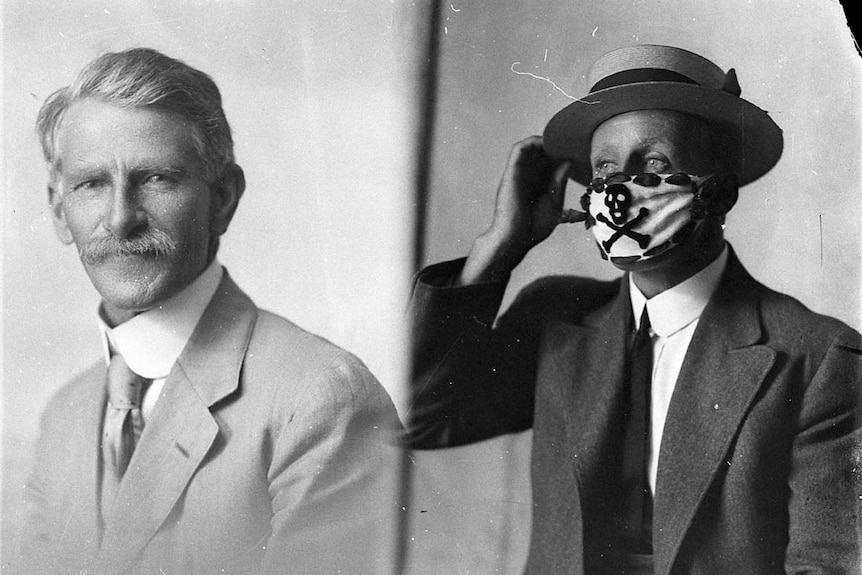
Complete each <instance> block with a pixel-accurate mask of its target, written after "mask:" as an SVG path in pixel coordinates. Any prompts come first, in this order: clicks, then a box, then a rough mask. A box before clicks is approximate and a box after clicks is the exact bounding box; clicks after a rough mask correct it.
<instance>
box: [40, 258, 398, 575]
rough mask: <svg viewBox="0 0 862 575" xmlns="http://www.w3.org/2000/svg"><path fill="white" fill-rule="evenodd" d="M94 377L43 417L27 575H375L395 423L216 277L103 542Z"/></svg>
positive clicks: (100, 402)
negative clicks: (339, 574) (259, 574)
mask: <svg viewBox="0 0 862 575" xmlns="http://www.w3.org/2000/svg"><path fill="white" fill-rule="evenodd" d="M105 372H106V368H105V365H104V362H99V363H98V364H97V365H95V366H94V367H93V368H92V369H90V370H89V371H87V372H86V373H84V374H82V375H81V376H79V377H78V378H76V379H75V380H74V381H73V382H71V383H70V384H68V385H67V386H66V387H64V388H63V389H62V390H61V391H60V392H59V393H58V394H57V395H56V396H55V397H54V398H53V399H52V401H51V402H50V404H49V406H48V408H47V409H46V411H45V413H44V415H43V419H42V430H41V435H40V438H39V442H38V450H37V455H36V464H35V469H34V472H33V474H32V476H31V479H30V481H29V482H28V484H27V486H26V498H27V504H28V507H29V520H28V524H27V533H26V534H25V535H26V537H27V538H28V539H29V545H28V547H27V549H26V550H25V552H24V555H25V558H26V559H27V560H28V561H31V562H32V564H31V565H30V566H28V567H27V568H26V569H27V570H26V571H25V572H27V573H51V574H54V573H75V574H78V573H79V572H80V573H87V574H88V575H92V574H96V573H99V574H101V573H105V574H113V573H148V574H154V575H159V574H161V573H165V574H167V575H174V574H180V575H184V574H191V573H216V572H217V573H223V572H224V573H256V572H258V570H260V571H262V572H268V573H288V572H290V573H335V572H337V570H338V569H341V570H342V572H345V573H347V572H354V573H355V572H359V573H385V572H386V569H387V567H386V564H387V563H388V562H389V561H391V556H390V552H391V546H392V544H393V541H394V533H393V532H392V531H391V529H392V527H393V525H394V523H393V522H392V521H391V520H392V518H393V516H394V514H395V513H396V512H397V505H398V501H397V497H396V494H397V493H398V492H397V490H396V483H395V478H396V477H397V467H396V460H395V459H394V456H395V454H394V451H393V450H392V448H391V439H392V438H391V435H390V434H391V431H392V426H393V425H397V423H396V422H397V419H396V415H395V411H394V408H393V406H392V403H391V402H390V400H389V397H388V396H387V394H386V392H385V391H384V390H383V389H382V387H381V386H380V385H379V383H378V382H377V381H376V380H375V379H374V377H373V376H372V375H371V374H370V373H369V371H368V370H367V369H366V368H365V366H364V365H363V364H362V363H361V362H360V361H359V360H358V359H356V358H355V357H353V356H351V355H350V354H348V353H346V352H344V351H343V350H341V349H339V348H337V347H336V346H334V345H332V344H331V343H329V342H327V341H325V340H323V339H321V338H319V337H316V336H314V335H311V334H309V333H307V332H305V331H303V330H301V329H300V328H298V327H296V326H295V325H293V324H292V323H290V322H288V321H286V320H284V319H282V318H280V317H277V316H275V315H273V314H270V313H268V312H266V311H262V310H258V309H257V308H256V307H255V306H254V304H253V303H252V302H251V300H249V299H248V297H247V296H246V295H245V294H243V293H242V292H241V291H240V290H239V289H238V288H237V287H236V285H235V284H234V283H233V282H232V281H231V280H230V278H229V277H228V276H227V274H225V277H224V279H223V281H222V283H221V285H220V286H219V288H218V290H217V292H216V294H215V296H214V297H213V299H212V301H211V303H210V304H209V306H208V307H207V309H206V311H205V312H204V314H203V316H202V318H201V320H200V322H199V323H198V325H197V327H196V329H195V331H194V333H193V335H192V337H191V339H190V341H189V342H188V344H187V346H186V348H185V350H184V351H183V352H182V355H181V356H180V358H179V359H178V360H177V362H176V364H175V365H174V367H173V369H172V370H171V373H170V375H169V376H168V378H167V380H166V382H165V385H164V388H163V392H162V395H161V397H160V398H159V400H158V403H157V404H156V407H155V409H154V410H153V413H152V416H151V418H150V420H149V421H148V422H147V425H146V427H145V428H144V432H143V435H142V436H141V439H140V442H139V444H138V445H137V447H136V449H135V452H134V455H133V457H132V460H131V463H130V465H129V469H128V471H127V472H126V475H125V476H124V477H123V480H122V483H121V485H120V488H119V493H118V496H117V501H116V504H115V506H114V508H113V510H112V517H111V519H109V521H108V525H107V529H106V530H105V531H104V533H102V532H101V529H100V523H99V521H100V520H99V514H98V506H97V501H98V490H97V487H98V485H99V477H98V468H99V465H98V462H99V453H100V451H99V438H100V434H101V420H102V415H103V412H104V406H105V400H106V399H105V391H104V389H105V385H104V382H105ZM222 570H224V571H222Z"/></svg>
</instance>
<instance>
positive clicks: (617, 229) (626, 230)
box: [596, 208, 650, 252]
mask: <svg viewBox="0 0 862 575" xmlns="http://www.w3.org/2000/svg"><path fill="white" fill-rule="evenodd" d="M648 215H649V210H648V209H646V208H641V209H640V211H639V212H638V215H637V216H635V217H634V218H632V219H631V220H629V221H628V222H626V223H624V224H623V225H621V226H617V225H615V224H614V223H613V222H612V221H610V220H609V219H608V218H606V217H605V215H604V214H598V215H596V219H597V220H598V221H600V222H602V223H603V224H605V225H606V226H608V227H609V228H611V229H612V230H614V234H613V235H612V236H611V237H610V238H608V239H607V240H606V241H604V242H602V247H603V248H604V250H605V251H606V252H610V251H611V246H613V245H614V243H615V242H616V241H617V240H618V239H620V238H621V237H623V236H628V237H630V238H631V239H633V240H635V241H636V242H637V243H638V246H639V247H640V248H641V249H644V248H645V247H647V245H648V244H649V240H650V237H649V236H648V235H645V234H639V233H638V232H635V231H632V228H633V227H635V226H636V225H637V224H639V223H640V222H641V220H643V219H644V218H645V217H647V216H648Z"/></svg>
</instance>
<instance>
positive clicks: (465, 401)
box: [408, 253, 862, 575]
mask: <svg viewBox="0 0 862 575" xmlns="http://www.w3.org/2000/svg"><path fill="white" fill-rule="evenodd" d="M460 266H461V262H448V263H444V264H438V265H437V266H432V267H430V268H428V269H426V270H424V271H423V272H421V274H420V276H419V277H418V281H417V285H416V288H415V291H414V296H413V302H412V313H413V320H414V327H415V334H414V335H415V345H416V349H415V355H414V358H415V366H414V367H415V369H414V378H413V385H414V392H415V393H416V397H415V403H414V407H413V409H412V410H411V414H410V421H409V423H408V428H409V429H408V432H409V440H410V442H411V443H412V445H413V446H414V447H418V448H438V447H444V446H451V445H459V444H463V443H469V442H475V441H479V440H482V439H485V438H489V437H492V436H495V435H499V434H502V433H510V432H515V431H520V430H524V429H527V428H530V427H532V428H533V430H534V435H533V454H532V483H533V503H534V511H533V532H532V540H531V547H530V554H529V559H528V562H527V568H526V571H527V572H528V573H542V574H546V573H584V572H586V573H596V572H600V571H601V568H602V565H603V561H605V558H607V557H608V556H610V555H613V553H614V551H615V546H616V545H617V542H616V541H614V540H612V539H611V538H607V537H597V535H596V534H597V533H602V532H606V531H607V525H605V524H603V521H605V518H606V517H607V516H608V512H609V501H608V500H607V499H608V498H607V496H606V491H605V485H606V484H607V483H608V482H612V481H614V480H615V476H614V473H615V472H614V465H615V464H616V463H617V462H618V457H617V456H615V455H616V454H618V453H619V440H620V438H619V435H620V434H619V433H618V432H617V431H618V430H619V429H620V421H621V419H620V418H621V412H622V409H623V402H624V392H625V390H624V382H625V374H624V370H625V354H626V338H627V334H628V333H630V332H629V331H628V330H629V327H628V326H629V325H630V323H629V322H630V321H631V304H630V300H629V294H628V281H627V280H623V281H620V280H617V281H614V282H598V281H594V280H589V279H583V278H575V277H553V278H545V279H543V280H539V281H538V282H536V283H534V284H532V285H530V286H528V287H527V288H525V290H524V291H523V292H522V293H521V294H519V297H518V298H517V299H516V300H515V302H514V303H513V305H512V306H511V308H510V309H509V310H508V311H507V312H506V313H505V314H504V315H503V316H502V317H500V318H499V320H498V322H497V324H496V326H495V327H494V318H495V315H496V313H497V309H498V306H499V305H500V301H501V298H502V295H503V291H504V289H505V285H502V284H486V285H480V286H469V287H461V288H447V287H445V286H447V285H448V282H449V280H450V278H452V277H453V276H454V274H456V273H457V271H458V270H459V269H460ZM860 350H862V342H860V338H859V334H857V333H856V332H854V331H853V330H851V329H850V328H848V327H847V326H845V325H844V324H842V323H840V322H839V321H837V320H834V319H831V318H827V317H824V316H820V315H817V314H814V313H813V312H811V311H809V310H808V309H806V308H805V307H804V306H803V305H802V304H800V303H799V302H797V301H796V300H794V299H792V298H790V297H787V296H784V295H781V294H778V293H776V292H774V291H771V290H769V289H767V288H766V287H764V286H763V285H761V284H759V283H757V282H756V281H754V280H753V279H752V278H751V277H750V276H749V275H748V274H747V273H746V272H745V270H744V269H743V268H742V266H741V265H740V263H739V262H738V260H737V259H736V257H735V255H733V254H732V253H731V257H730V259H729V263H728V267H727V270H726V273H725V274H724V276H723V278H722V280H721V282H720V285H719V287H718V289H717V292H716V293H715V295H714V296H713V298H712V299H711V300H710V302H709V303H708V305H707V307H706V309H705V310H704V312H703V315H702V316H701V319H700V322H699V323H698V326H697V329H696V331H695V334H694V336H693V339H692V341H691V345H690V347H689V349H688V352H687V355H686V358H685V361H684V364H683V366H682V370H681V372H680V374H679V378H678V380H677V384H676V388H675V391H674V394H673V397H672V400H671V404H670V408H669V412H668V415H667V422H666V425H665V428H664V433H663V437H662V445H661V450H660V455H659V466H658V478H657V488H656V493H655V500H654V521H653V534H654V535H653V547H654V561H655V572H656V573H657V574H662V575H663V574H669V573H678V574H684V573H685V574H688V573H691V574H704V575H715V574H741V573H757V574H762V573H784V572H785V570H786V571H787V572H790V573H854V574H856V573H860V572H862V571H860V569H862V562H860V535H859V533H860V532H859V531H857V529H858V526H857V522H858V518H859V516H860V499H862V489H860V461H859V459H860V457H862V435H860V428H859V421H858V419H857V418H856V417H854V415H855V414H854V412H855V410H856V406H857V404H858V398H859V391H860V382H862V379H860V378H862V351H860ZM603 530H604V531H603Z"/></svg>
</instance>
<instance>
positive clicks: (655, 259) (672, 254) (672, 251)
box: [606, 245, 684, 272]
mask: <svg viewBox="0 0 862 575" xmlns="http://www.w3.org/2000/svg"><path fill="white" fill-rule="evenodd" d="M680 248H681V246H680V245H675V246H672V247H669V248H668V249H667V250H665V251H663V252H662V253H660V254H657V255H654V256H652V257H650V258H648V259H643V258H640V257H636V259H635V258H625V257H619V258H618V257H611V258H606V259H608V261H610V262H611V264H613V266H614V267H615V268H617V269H619V270H622V271H624V272H648V271H653V270H657V269H661V268H663V267H665V266H666V265H668V264H669V263H673V262H675V261H677V260H678V259H679V258H680V257H684V256H683V252H684V250H682V249H680Z"/></svg>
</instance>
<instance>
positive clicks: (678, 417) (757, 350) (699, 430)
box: [653, 252, 775, 573]
mask: <svg viewBox="0 0 862 575" xmlns="http://www.w3.org/2000/svg"><path fill="white" fill-rule="evenodd" d="M757 293H758V287H757V284H756V282H755V281H754V280H753V279H752V278H751V277H750V276H749V275H748V273H747V272H746V271H745V270H744V269H743V268H742V265H741V264H740V263H739V261H738V260H737V259H736V256H735V255H734V254H733V253H732V252H731V254H730V258H729V260H728V264H727V269H726V271H725V274H724V276H723V277H722V280H721V283H720V284H719V286H718V289H717V290H716V293H715V294H714V295H713V297H712V299H711V300H710V302H709V303H708V304H707V306H706V308H705V309H704V312H703V314H702V315H701V318H700V321H699V323H698V326H697V329H696V330H695V333H694V336H693V338H692V341H691V344H690V345H689V348H688V351H687V353H686V357H685V360H684V362H683V366H682V369H681V371H680V374H679V377H678V379H677V383H676V387H675V389H674V393H673V397H672V399H671V403H670V408H669V410H668V415H667V420H666V423H665V427H664V431H663V435H662V443H661V453H660V455H659V467H658V478H657V482H656V484H657V492H656V497H655V507H654V518H653V532H654V533H655V534H656V536H655V538H654V541H655V549H654V553H655V572H656V573H668V572H670V568H671V566H672V564H673V560H674V558H675V557H676V554H677V552H678V550H679V547H680V545H681V543H682V540H683V537H684V535H685V532H686V531H687V530H688V528H689V526H690V525H691V522H692V519H693V517H694V515H695V512H696V510H697V507H698V505H699V504H700V502H701V500H702V499H703V497H704V494H705V493H706V491H707V489H708V488H709V486H710V484H711V482H712V480H713V477H714V476H715V474H716V473H717V471H718V470H719V469H720V468H721V467H722V466H723V465H726V462H725V459H726V455H727V453H728V450H729V448H730V446H731V443H732V441H733V439H734V437H735V436H736V433H737V430H738V428H739V426H740V425H741V424H742V421H743V420H744V418H745V415H746V413H747V412H748V409H749V406H750V405H751V402H752V401H753V399H754V397H755V395H756V394H757V391H758V390H759V389H760V386H761V384H762V383H763V380H764V378H765V376H766V374H767V373H768V372H769V370H770V368H771V367H772V365H773V362H774V360H775V353H774V351H773V350H772V349H770V348H768V347H766V346H764V345H757V342H758V341H759V340H760V334H761V330H760V316H759V302H758V297H757V295H756V294H757Z"/></svg>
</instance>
